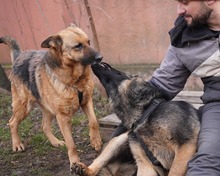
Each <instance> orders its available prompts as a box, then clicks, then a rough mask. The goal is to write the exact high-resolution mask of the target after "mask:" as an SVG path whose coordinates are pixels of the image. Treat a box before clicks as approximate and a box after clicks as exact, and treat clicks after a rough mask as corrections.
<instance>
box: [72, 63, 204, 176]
mask: <svg viewBox="0 0 220 176" xmlns="http://www.w3.org/2000/svg"><path fill="white" fill-rule="evenodd" d="M92 69H93V72H94V73H95V75H96V76H97V77H98V78H99V80H100V81H101V83H102V85H103V86H104V88H105V90H106V92H107V95H108V97H109V99H110V101H111V103H112V106H113V110H114V111H115V113H116V114H117V116H118V117H119V118H120V119H121V121H122V124H123V125H124V126H125V127H126V129H128V130H127V131H126V132H124V133H122V134H120V135H118V136H117V135H116V136H115V137H113V138H112V139H111V140H110V141H109V142H108V144H107V145H106V147H105V148H104V150H103V151H102V153H101V154H100V156H99V157H98V158H96V159H95V160H94V162H93V163H92V164H91V165H90V166H88V167H87V166H85V165H84V164H82V163H75V164H74V165H73V168H72V170H73V171H74V172H75V173H76V174H80V175H83V176H94V175H102V176H112V175H114V176H122V175H123V176H124V175H126V176H134V175H138V176H157V175H158V174H159V175H160V176H165V175H169V176H184V175H185V173H186V168H187V163H188V161H189V160H190V159H191V158H192V156H193V155H194V154H195V152H196V146H197V139H198V133H199V130H200V122H199V117H198V113H197V110H196V109H194V107H193V106H191V105H190V104H188V103H187V102H183V101H165V102H162V103H161V104H159V105H158V107H157V108H156V109H155V110H154V111H153V113H152V114H151V115H150V116H149V118H148V119H146V120H145V121H143V123H140V124H138V125H137V126H136V127H135V128H134V124H135V123H136V122H137V120H138V119H139V118H141V117H142V115H143V112H144V109H145V108H146V107H148V105H150V104H151V102H152V101H153V99H157V98H161V97H163V94H162V92H160V91H159V90H157V89H155V88H154V87H152V86H151V85H150V84H149V83H148V82H146V81H145V80H144V79H143V78H141V77H137V76H136V77H131V76H128V75H126V74H125V73H122V72H120V71H118V70H115V69H114V68H112V67H111V66H109V65H108V64H106V63H101V64H96V65H93V66H92ZM132 126H133V127H132ZM137 136H139V137H137ZM141 139H142V142H143V143H144V144H145V147H146V146H147V148H148V149H149V150H150V151H151V152H152V153H153V155H154V156H155V157H156V158H157V160H158V161H159V162H160V163H161V165H162V167H159V166H158V165H154V164H153V163H152V162H151V160H150V159H149V157H148V155H146V154H145V151H144V149H143V148H144V147H143V145H141Z"/></svg>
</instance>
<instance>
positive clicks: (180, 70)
mask: <svg viewBox="0 0 220 176" xmlns="http://www.w3.org/2000/svg"><path fill="white" fill-rule="evenodd" d="M176 50H177V48H175V47H173V46H170V47H169V49H168V52H167V54H166V56H165V58H164V60H163V62H162V63H161V65H160V67H159V68H158V69H156V71H155V72H154V73H153V75H152V78H151V79H150V80H149V82H150V84H151V85H152V86H154V87H156V88H158V89H160V90H161V91H162V92H163V93H164V98H165V99H166V100H171V99H173V98H174V97H175V96H176V95H177V94H178V93H179V92H180V91H181V90H182V89H183V88H184V86H185V83H186V81H187V78H188V77H189V76H190V74H191V73H190V71H189V70H188V69H187V68H186V67H185V66H184V64H183V63H182V61H181V60H180V59H179V58H178V54H177V52H176Z"/></svg>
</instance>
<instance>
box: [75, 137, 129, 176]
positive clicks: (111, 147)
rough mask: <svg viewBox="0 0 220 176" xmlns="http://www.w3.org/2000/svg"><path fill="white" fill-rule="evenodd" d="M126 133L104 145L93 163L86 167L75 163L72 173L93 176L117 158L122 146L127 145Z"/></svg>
mask: <svg viewBox="0 0 220 176" xmlns="http://www.w3.org/2000/svg"><path fill="white" fill-rule="evenodd" d="M127 141H128V133H123V134H121V135H120V136H117V137H114V138H112V139H111V140H110V141H109V143H108V144H107V145H106V147H105V148H104V150H103V151H102V152H101V154H100V155H99V156H98V158H96V159H95V160H94V161H93V163H92V164H91V165H90V166H88V167H86V166H85V165H84V164H81V163H75V164H74V165H73V167H72V171H73V172H75V173H76V174H78V175H81V176H82V175H83V176H95V175H97V174H98V173H99V171H100V170H101V169H102V168H103V167H104V166H105V165H106V164H108V162H109V161H110V160H111V159H112V158H114V157H115V156H117V155H118V154H119V152H121V149H122V148H123V146H124V145H127Z"/></svg>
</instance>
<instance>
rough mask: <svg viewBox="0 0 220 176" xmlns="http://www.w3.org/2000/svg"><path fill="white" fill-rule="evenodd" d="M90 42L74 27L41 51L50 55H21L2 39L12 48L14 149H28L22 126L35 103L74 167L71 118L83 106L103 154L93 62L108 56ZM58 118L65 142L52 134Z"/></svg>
mask: <svg viewBox="0 0 220 176" xmlns="http://www.w3.org/2000/svg"><path fill="white" fill-rule="evenodd" d="M89 42H90V41H89V39H88V37H87V35H86V34H85V33H84V32H83V31H82V30H81V29H80V28H78V27H76V26H75V25H73V24H71V25H70V26H69V27H67V28H66V29H64V30H61V31H60V32H59V33H58V34H56V35H53V36H51V37H48V38H47V39H46V40H44V41H43V42H42V44H41V47H43V48H48V50H47V51H44V50H38V51H35V50H29V51H21V49H20V46H19V44H18V43H17V41H16V40H15V39H13V38H12V37H9V36H5V37H2V38H0V43H5V44H6V45H8V46H9V47H10V49H11V57H12V73H11V75H10V80H11V93H12V107H13V114H12V117H11V119H10V120H9V126H10V129H11V136H12V146H13V151H23V150H25V147H24V145H23V143H22V142H21V139H20V137H19V135H18V126H19V124H20V123H21V121H22V120H23V119H24V118H25V117H26V116H27V114H28V113H29V112H30V110H31V108H32V105H33V104H34V103H37V104H38V105H39V107H40V109H41V110H42V114H43V120H42V127H43V131H44V133H45V135H46V136H47V137H48V139H49V140H50V142H51V144H52V145H53V146H55V147H58V146H62V145H64V144H65V145H66V147H67V150H68V156H69V160H70V164H72V163H75V162H79V157H78V154H77V150H76V146H75V144H74V141H73V138H72V131H71V130H72V129H71V118H72V115H73V114H74V113H75V112H76V111H77V110H78V109H79V108H80V107H82V109H83V111H84V112H85V113H86V115H87V116H88V119H89V128H90V142H91V146H92V147H94V148H95V150H97V151H98V150H100V149H101V146H102V141H101V138H100V133H99V125H98V123H97V119H96V116H95V113H94V110H93V101H92V93H93V87H94V83H93V80H92V77H91V74H92V71H91V64H94V63H98V62H100V61H101V60H102V56H101V55H100V54H99V53H98V52H96V51H95V50H94V49H93V48H92V47H91V46H90V44H89ZM54 117H56V119H57V122H58V124H59V127H60V130H61V133H62V135H63V137H64V140H65V142H64V141H61V140H59V139H57V138H56V137H55V136H54V135H53V134H52V131H51V123H52V119H53V118H54Z"/></svg>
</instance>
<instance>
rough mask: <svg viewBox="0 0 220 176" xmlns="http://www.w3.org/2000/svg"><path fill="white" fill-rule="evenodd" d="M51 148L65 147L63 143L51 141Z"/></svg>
mask: <svg viewBox="0 0 220 176" xmlns="http://www.w3.org/2000/svg"><path fill="white" fill-rule="evenodd" d="M51 144H52V146H54V147H62V146H65V142H64V141H61V140H58V139H57V140H56V141H51Z"/></svg>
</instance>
